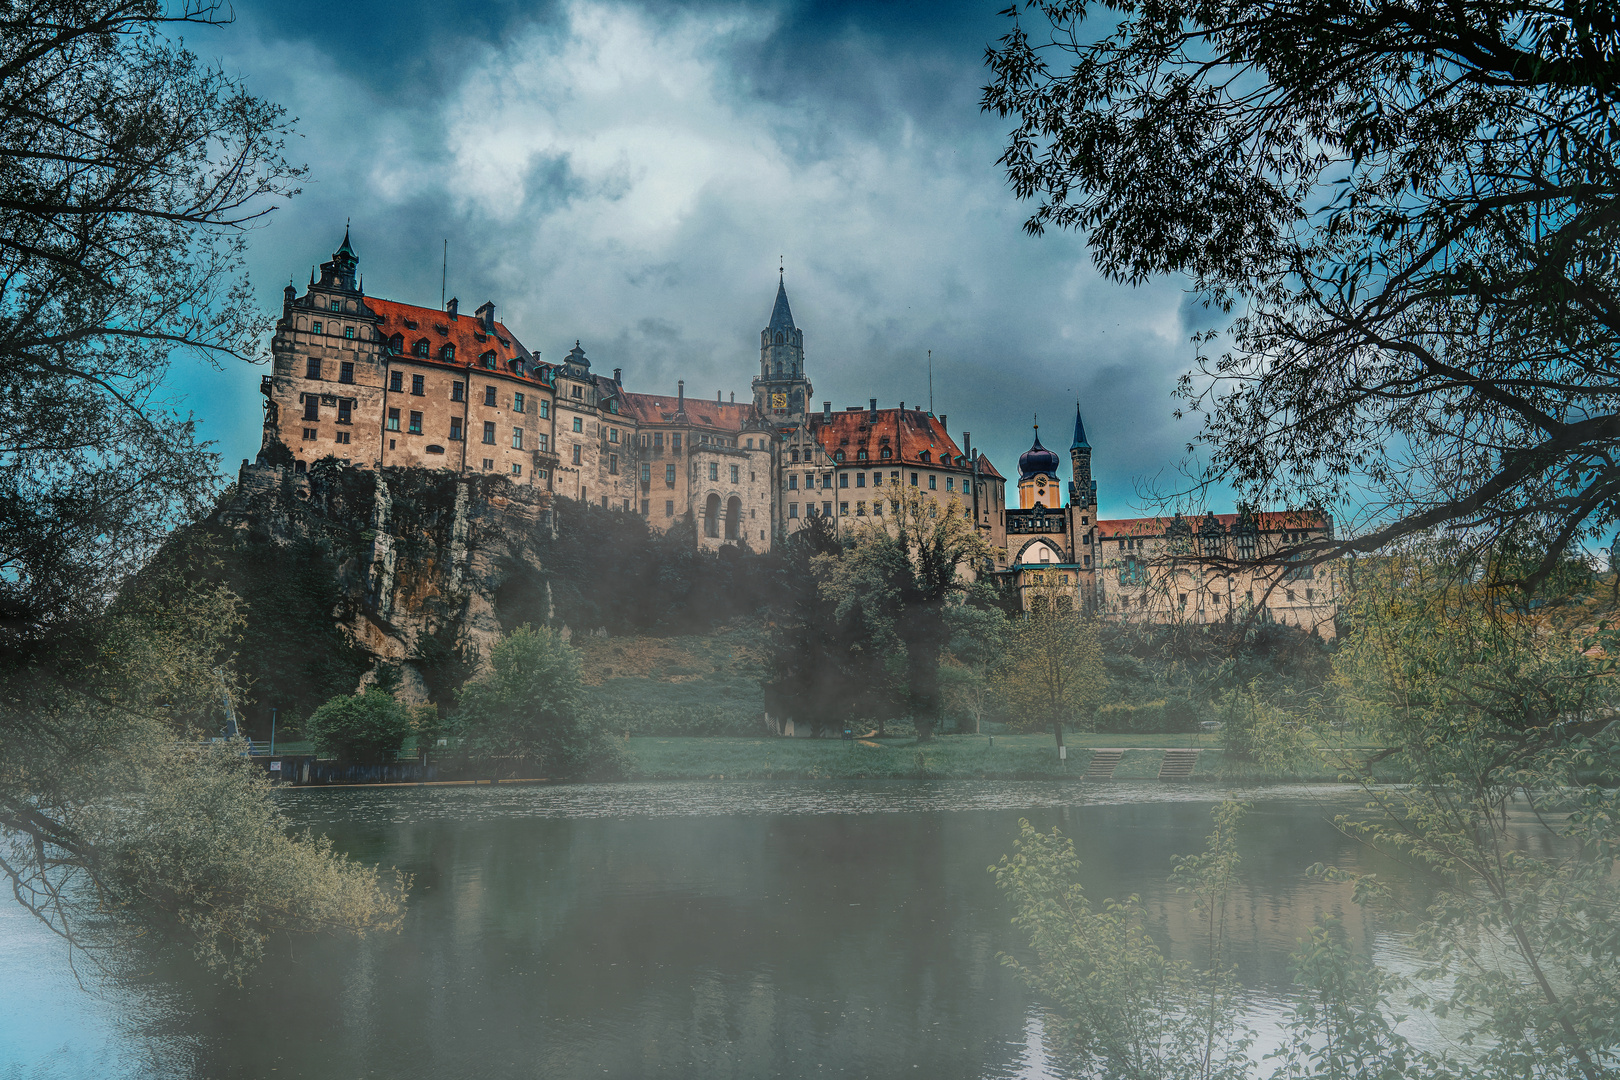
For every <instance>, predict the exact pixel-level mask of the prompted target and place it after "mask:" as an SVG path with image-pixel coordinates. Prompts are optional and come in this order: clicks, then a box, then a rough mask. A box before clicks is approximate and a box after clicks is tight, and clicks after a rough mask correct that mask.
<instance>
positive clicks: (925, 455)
mask: <svg viewBox="0 0 1620 1080" xmlns="http://www.w3.org/2000/svg"><path fill="white" fill-rule="evenodd" d="M917 460H918V461H927V460H928V451H926V450H924V451H923V452H922V453H920V454H918V455H917Z"/></svg>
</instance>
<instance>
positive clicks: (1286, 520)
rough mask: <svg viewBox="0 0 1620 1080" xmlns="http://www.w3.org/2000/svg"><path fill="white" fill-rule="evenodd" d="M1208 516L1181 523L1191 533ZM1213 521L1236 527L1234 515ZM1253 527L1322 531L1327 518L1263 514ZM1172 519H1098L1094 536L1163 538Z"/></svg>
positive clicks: (1310, 512)
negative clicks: (1190, 530)
mask: <svg viewBox="0 0 1620 1080" xmlns="http://www.w3.org/2000/svg"><path fill="white" fill-rule="evenodd" d="M1207 516H1209V515H1205V514H1198V515H1196V516H1187V517H1183V518H1182V519H1181V520H1182V521H1183V522H1185V523H1186V524H1187V526H1188V527H1189V528H1191V529H1192V531H1193V532H1195V533H1196V532H1197V531H1198V527H1199V526H1200V525H1202V524H1203V523H1204V520H1205V518H1206V517H1207ZM1213 516H1214V518H1215V520H1216V521H1218V522H1220V523H1221V525H1222V527H1223V528H1227V529H1230V528H1231V527H1232V526H1234V525H1236V524H1237V523H1238V515H1237V514H1215V515H1213ZM1253 517H1254V523H1255V526H1256V527H1257V528H1259V529H1260V531H1261V532H1271V531H1274V530H1277V529H1325V528H1327V526H1328V519H1327V515H1325V514H1321V513H1318V512H1317V511H1315V510H1278V511H1269V510H1268V511H1262V512H1260V513H1258V514H1255V515H1253ZM1173 521H1175V518H1174V517H1145V518H1111V519H1108V520H1106V521H1105V520H1102V519H1100V518H1099V519H1098V521H1097V535H1098V536H1099V537H1102V538H1103V539H1107V538H1109V537H1114V536H1163V535H1164V531H1165V530H1166V529H1168V528H1169V527H1170V524H1171V522H1173Z"/></svg>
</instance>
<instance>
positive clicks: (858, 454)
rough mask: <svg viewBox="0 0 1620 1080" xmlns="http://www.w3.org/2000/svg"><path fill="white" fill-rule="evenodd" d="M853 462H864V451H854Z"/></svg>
mask: <svg viewBox="0 0 1620 1080" xmlns="http://www.w3.org/2000/svg"><path fill="white" fill-rule="evenodd" d="M855 460H856V461H865V460H866V451H865V450H857V451H855Z"/></svg>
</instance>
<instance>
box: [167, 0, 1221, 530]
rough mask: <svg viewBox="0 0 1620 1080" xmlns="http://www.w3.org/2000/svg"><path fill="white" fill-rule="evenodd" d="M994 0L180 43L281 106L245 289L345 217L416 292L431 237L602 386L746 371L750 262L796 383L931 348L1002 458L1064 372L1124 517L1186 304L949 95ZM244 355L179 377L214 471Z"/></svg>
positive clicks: (465, 22)
mask: <svg viewBox="0 0 1620 1080" xmlns="http://www.w3.org/2000/svg"><path fill="white" fill-rule="evenodd" d="M1003 6H1005V0H979V2H976V3H961V4H954V5H950V4H942V3H935V4H927V5H923V4H893V5H885V4H880V3H858V2H851V3H847V4H840V3H824V4H811V3H775V4H725V5H703V4H692V5H685V6H681V5H675V4H668V3H653V4H632V3H614V2H596V0H579V2H565V3H557V4H547V3H533V4H530V3H505V2H498V3H478V4H466V3H464V4H459V5H458V4H455V3H449V4H441V3H428V2H424V0H394V2H391V3H388V4H381V3H374V2H370V0H360V2H356V3H350V4H346V5H336V6H334V5H328V4H314V3H309V2H307V0H243V2H241V3H239V5H238V6H237V8H236V13H237V20H236V22H235V24H234V25H232V26H230V27H228V28H226V29H223V30H218V31H204V32H201V33H198V34H193V35H192V36H190V37H189V38H188V44H189V45H190V46H191V47H192V48H193V49H194V50H196V51H197V52H199V53H200V54H201V55H202V56H204V57H205V58H208V59H210V60H213V61H216V62H218V63H220V64H223V65H224V66H225V67H226V68H227V69H228V70H231V71H234V72H236V73H238V74H240V75H241V76H243V77H244V78H245V80H246V81H247V83H248V85H249V87H250V88H251V89H252V90H253V91H254V92H255V93H257V94H259V95H261V96H263V97H267V98H269V99H271V100H274V101H277V102H280V103H281V104H283V105H285V106H286V107H287V109H288V111H289V112H290V113H291V114H292V115H294V116H296V117H297V118H298V131H299V138H298V139H297V140H296V141H295V142H294V144H293V145H292V147H291V157H292V158H293V159H294V160H296V161H300V162H304V163H307V164H308V165H309V166H310V169H311V177H310V181H309V182H308V183H307V184H306V185H305V189H304V193H303V194H302V195H301V196H299V197H298V198H297V199H295V200H293V202H292V203H291V204H290V205H289V206H286V207H284V208H282V209H280V210H278V211H277V212H276V214H275V215H274V219H273V221H272V222H271V223H270V224H269V225H267V226H266V227H264V228H263V229H261V230H259V231H258V232H257V233H256V234H255V236H254V239H253V253H252V272H253V275H254V281H255V284H256V285H257V287H258V290H259V293H260V295H261V296H262V297H263V301H264V303H265V304H266V305H267V306H270V307H277V308H279V305H280V289H281V287H282V286H283V285H284V284H286V282H287V280H288V277H289V276H292V277H293V278H294V279H295V280H296V281H297V282H298V284H299V285H300V286H302V285H303V283H304V282H306V281H307V280H308V274H309V272H310V267H311V265H312V264H314V263H316V262H319V261H321V260H322V259H325V258H328V257H330V253H331V252H332V251H333V249H334V248H335V247H336V246H337V244H338V241H339V240H340V239H341V237H342V233H343V226H344V221H345V219H346V218H350V219H352V221H353V238H354V244H355V247H356V249H357V250H358V252H359V254H360V259H361V263H360V265H361V270H362V271H363V272H364V274H365V283H366V289H367V291H368V292H369V293H371V294H372V295H376V296H385V297H389V298H392V299H396V300H403V301H407V302H414V303H421V304H427V305H436V304H437V303H438V302H439V287H440V272H441V257H442V252H443V245H444V241H445V240H447V239H448V241H449V271H448V282H449V292H450V295H453V296H457V297H459V298H460V300H461V303H462V307H463V308H464V309H467V308H471V307H473V306H475V305H477V304H478V303H481V302H482V301H484V300H486V299H493V300H494V301H495V303H496V305H497V312H498V314H499V316H500V318H501V319H502V320H503V321H505V322H506V323H507V325H508V326H510V327H511V328H512V329H513V330H514V331H515V332H516V333H517V334H518V335H519V337H520V338H521V339H522V340H523V342H524V343H525V344H526V345H527V346H528V347H529V348H531V349H537V350H539V351H540V353H541V355H542V357H543V358H547V359H553V360H555V359H560V358H561V356H562V355H563V353H565V352H566V351H567V349H568V348H569V347H570V346H572V345H573V343H574V340H575V339H576V338H578V339H580V340H581V341H582V342H583V343H584V347H585V350H586V352H587V354H588V355H589V356H590V358H591V361H592V363H593V365H594V366H595V368H596V369H597V370H598V371H602V372H604V373H605V372H610V371H611V370H612V369H613V368H615V367H619V368H623V369H624V381H625V385H626V386H627V387H628V388H630V389H632V390H639V391H663V392H673V390H674V387H675V381H676V380H677V379H685V380H686V386H687V392H688V393H690V394H693V395H699V394H701V395H708V394H713V393H715V392H716V391H723V392H725V393H726V394H727V395H728V396H729V394H730V393H731V392H733V391H735V392H736V393H737V394H738V396H739V397H746V396H747V395H748V393H749V389H748V386H749V379H750V378H752V377H753V375H754V374H756V373H757V371H758V360H759V352H758V340H759V338H758V335H759V331H760V330H761V328H762V327H763V326H764V324H765V322H766V320H767V317H768V315H769V313H770V308H771V302H772V298H773V296H774V293H775V288H776V274H777V266H778V259H779V258H780V259H782V260H785V265H786V273H787V285H788V294H789V297H790V299H791V301H792V305H793V313H794V317H795V320H796V321H797V323H798V324H799V326H800V327H802V328H803V329H804V332H805V366H806V371H807V373H808V374H809V376H810V378H811V380H812V382H813V383H814V385H815V400H816V401H818V402H819V401H821V400H824V399H825V400H831V401H832V402H833V405H834V407H835V408H842V407H844V406H846V405H854V404H864V403H865V402H866V401H867V399H868V398H872V397H876V398H877V399H878V400H879V402H880V404H882V405H885V406H893V405H894V404H896V403H897V402H899V401H905V402H908V403H926V402H927V400H928V375H927V363H926V357H927V352H928V350H930V349H932V350H933V356H934V388H933V392H934V403H935V411H936V412H938V413H945V414H948V416H949V422H950V427H951V430H952V432H953V433H957V434H958V435H959V433H960V432H961V431H963V430H964V429H966V430H970V431H972V432H973V436H974V441H975V443H977V444H978V445H980V446H982V447H983V448H984V449H985V451H986V452H987V453H988V454H989V455H990V457H991V460H992V461H994V462H995V464H996V465H997V467H998V468H1000V469H1001V471H1002V472H1003V473H1006V474H1009V475H1010V474H1012V472H1013V471H1014V467H1015V462H1016V459H1017V456H1018V454H1020V453H1021V452H1022V451H1023V450H1025V449H1026V448H1027V447H1028V446H1029V441H1030V429H1029V424H1030V417H1031V414H1032V413H1035V412H1036V411H1039V413H1040V414H1041V417H1042V420H1043V430H1044V431H1047V432H1049V433H1050V434H1051V435H1052V437H1053V438H1052V439H1051V440H1049V445H1055V446H1056V447H1057V448H1058V449H1059V450H1062V449H1064V448H1066V447H1067V445H1068V438H1069V431H1070V425H1071V423H1072V416H1073V402H1074V400H1075V398H1076V397H1078V398H1079V400H1080V402H1081V407H1082V409H1083V410H1084V413H1085V417H1086V425H1087V431H1088V434H1089V435H1090V440H1091V443H1092V445H1093V446H1094V447H1095V471H1096V474H1097V475H1098V478H1099V480H1100V484H1101V492H1102V496H1101V501H1102V510H1103V513H1105V514H1107V515H1110V516H1121V515H1126V514H1129V513H1130V512H1131V511H1132V510H1133V509H1134V508H1135V507H1136V506H1137V505H1139V503H1140V499H1139V496H1138V494H1137V491H1138V489H1139V488H1140V486H1141V484H1142V483H1143V482H1146V481H1151V480H1152V479H1153V478H1154V477H1155V476H1158V477H1160V480H1161V482H1163V481H1167V480H1171V479H1173V478H1174V473H1175V469H1176V467H1177V464H1178V462H1180V461H1181V459H1182V458H1183V456H1184V453H1185V444H1186V442H1187V440H1188V437H1189V436H1190V435H1191V434H1192V431H1191V424H1190V423H1189V422H1181V423H1178V422H1176V421H1175V420H1173V418H1172V416H1171V413H1172V409H1173V402H1172V400H1171V398H1170V393H1171V390H1172V389H1173V387H1174V385H1175V380H1176V377H1177V375H1178V374H1179V373H1180V372H1182V371H1183V370H1185V369H1186V368H1187V366H1188V364H1189V362H1190V360H1191V357H1192V346H1191V345H1190V344H1189V341H1188V337H1189V334H1190V332H1191V329H1192V323H1191V322H1190V320H1192V319H1195V318H1196V316H1197V314H1198V312H1199V309H1198V308H1197V307H1196V305H1195V304H1193V303H1192V302H1191V300H1190V299H1189V297H1188V296H1187V295H1186V294H1185V292H1184V290H1183V286H1182V283H1181V282H1178V281H1164V282H1160V283H1156V284H1154V285H1151V286H1148V287H1145V288H1136V289H1131V288H1126V287H1123V286H1118V285H1114V284H1111V283H1109V282H1107V281H1105V280H1103V279H1102V278H1101V277H1100V275H1099V274H1098V273H1097V272H1096V270H1095V269H1094V268H1093V266H1092V265H1091V262H1090V259H1089V257H1088V255H1087V253H1086V251H1085V246H1084V242H1083V238H1082V237H1079V236H1075V235H1072V234H1068V235H1059V234H1049V235H1048V236H1046V237H1044V238H1042V239H1038V240H1037V239H1031V238H1029V237H1027V236H1025V235H1024V234H1023V233H1022V232H1021V230H1020V227H1019V226H1020V224H1021V222H1022V221H1023V218H1024V216H1025V214H1026V213H1027V208H1026V207H1023V206H1020V205H1019V204H1018V203H1016V202H1015V201H1014V200H1013V198H1012V196H1011V195H1010V193H1009V192H1008V190H1007V186H1006V182H1005V179H1004V177H1003V176H1002V174H1001V173H1000V172H999V171H998V169H997V167H996V165H995V160H996V157H997V155H998V153H999V151H1000V146H1001V139H1002V137H1003V135H1004V131H1003V124H1002V123H1001V122H1000V121H998V120H997V119H995V118H994V117H990V116H984V115H981V114H980V112H979V110H978V107H977V101H978V95H979V89H980V86H981V85H982V84H983V82H984V81H985V77H986V75H985V70H984V68H983V53H984V49H985V46H986V44H987V43H988V42H990V41H991V40H993V39H994V38H996V37H997V36H998V35H1000V34H1001V33H1002V32H1004V26H1003V20H1001V19H1000V18H999V17H998V16H997V15H996V11H997V10H998V8H1000V7H1003ZM258 374H259V373H258V372H256V371H244V370H243V369H241V368H236V369H234V370H230V371H226V372H223V373H220V374H217V375H216V374H210V373H207V372H200V371H199V372H183V373H181V375H182V378H183V379H184V382H185V386H186V388H187V391H188V393H189V394H190V400H189V402H188V404H189V406H190V407H191V408H193V409H194V410H195V411H196V412H197V414H198V415H199V416H200V417H202V418H203V419H204V422H205V429H206V430H207V432H208V433H209V436H210V437H211V438H213V439H215V440H217V442H218V443H219V445H220V449H221V451H222V453H223V455H224V457H225V460H226V464H227V466H228V467H229V466H232V465H234V463H235V462H236V461H238V460H240V459H241V458H243V457H249V456H251V455H252V454H253V453H254V452H255V451H256V450H257V449H258V439H259V436H258V431H259V418H260V407H259V398H258V394H257V383H258ZM1219 509H1225V508H1224V507H1221V508H1219Z"/></svg>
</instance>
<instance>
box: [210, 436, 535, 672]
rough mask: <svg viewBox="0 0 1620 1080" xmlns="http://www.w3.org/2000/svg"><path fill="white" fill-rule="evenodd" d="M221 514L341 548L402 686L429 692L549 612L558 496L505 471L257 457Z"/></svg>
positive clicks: (357, 628)
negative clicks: (507, 630) (260, 461)
mask: <svg viewBox="0 0 1620 1080" xmlns="http://www.w3.org/2000/svg"><path fill="white" fill-rule="evenodd" d="M214 524H215V526H216V527H217V528H219V529H220V530H222V531H224V532H226V533H234V534H236V535H237V536H239V537H241V538H242V539H244V540H255V541H260V542H264V541H268V542H270V543H272V544H274V545H276V546H278V547H280V548H286V549H293V548H309V547H310V546H311V545H313V546H314V547H315V548H319V549H321V550H323V551H325V552H327V553H330V555H331V557H332V560H333V561H334V562H335V564H336V568H337V577H338V582H339V585H340V592H341V596H342V600H341V601H340V603H339V605H338V610H337V611H336V612H335V616H336V618H337V619H338V621H339V622H340V623H341V625H342V626H343V628H344V629H345V630H346V632H347V633H348V634H349V635H350V636H351V637H352V638H353V640H354V642H355V643H356V644H357V645H358V646H359V647H360V648H361V649H363V650H365V651H366V652H367V653H369V654H370V655H371V656H372V657H373V661H374V663H373V669H372V671H371V672H369V673H367V675H366V676H365V677H364V680H363V681H369V680H371V679H373V678H375V677H376V673H377V671H378V668H379V664H378V662H381V663H382V664H389V665H397V670H398V671H399V674H400V686H399V694H400V696H401V697H402V698H403V699H405V700H407V701H418V702H420V701H429V700H433V699H434V698H435V697H436V696H442V695H439V694H438V693H437V692H438V690H439V688H440V686H441V685H446V684H449V685H453V684H455V683H459V681H460V679H461V678H464V677H465V675H466V674H467V673H468V671H469V670H470V668H471V667H472V666H474V665H476V663H477V658H478V657H479V656H481V655H487V654H488V650H489V648H490V647H491V646H492V645H493V644H494V643H495V641H496V640H497V639H498V637H499V636H500V634H501V633H502V630H503V624H504V627H510V626H512V625H515V623H517V622H521V621H534V622H539V621H544V620H547V619H549V618H550V615H551V612H550V588H549V584H548V583H547V582H546V581H545V575H544V573H543V571H542V564H541V555H542V550H541V549H542V546H543V545H544V544H545V543H546V542H548V541H549V540H550V539H551V538H552V530H553V528H554V524H553V519H552V513H551V507H550V499H549V496H547V495H545V494H544V493H542V492H537V491H535V490H534V489H532V488H529V487H523V486H519V485H515V484H511V483H508V482H507V481H506V480H505V479H504V478H502V477H500V476H479V475H471V476H468V475H456V474H454V473H449V472H438V471H431V470H426V469H385V470H382V471H374V470H364V469H354V468H350V467H346V466H342V465H339V464H337V463H335V462H321V463H317V464H316V465H315V466H314V467H313V468H311V469H310V471H309V472H308V473H297V472H294V471H293V470H292V469H291V468H278V467H274V466H261V465H250V464H244V465H243V467H242V471H241V474H240V475H239V477H238V481H237V484H236V487H235V489H234V490H233V491H232V492H230V493H229V495H228V496H227V497H226V499H225V500H224V501H223V502H222V503H221V505H220V506H219V508H218V510H217V511H216V512H215V515H214Z"/></svg>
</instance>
